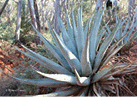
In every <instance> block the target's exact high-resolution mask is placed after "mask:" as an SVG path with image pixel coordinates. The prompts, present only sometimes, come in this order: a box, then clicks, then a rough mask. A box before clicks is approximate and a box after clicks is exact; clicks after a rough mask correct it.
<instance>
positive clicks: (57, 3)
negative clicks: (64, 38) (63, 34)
mask: <svg viewBox="0 0 137 97" xmlns="http://www.w3.org/2000/svg"><path fill="white" fill-rule="evenodd" d="M54 9H55V13H54V29H55V31H56V32H57V33H58V34H60V25H59V22H58V18H59V17H60V16H61V5H60V0H56V1H55V2H54Z"/></svg>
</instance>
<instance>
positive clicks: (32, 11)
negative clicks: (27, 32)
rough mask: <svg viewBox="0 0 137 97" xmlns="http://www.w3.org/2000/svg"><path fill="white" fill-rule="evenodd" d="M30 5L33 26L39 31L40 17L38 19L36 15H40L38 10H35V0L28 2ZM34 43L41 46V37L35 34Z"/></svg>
mask: <svg viewBox="0 0 137 97" xmlns="http://www.w3.org/2000/svg"><path fill="white" fill-rule="evenodd" d="M28 5H29V10H30V17H31V22H32V24H33V25H34V27H35V28H36V29H37V30H39V29H40V28H39V26H40V25H39V26H38V24H39V23H37V19H38V17H37V18H36V13H38V12H36V11H38V9H35V8H37V7H36V6H37V5H36V3H35V6H34V1H33V0H28ZM37 16H38V15H37ZM38 22H39V20H38ZM34 42H35V43H36V44H39V43H40V39H39V37H37V35H36V34H35V36H34Z"/></svg>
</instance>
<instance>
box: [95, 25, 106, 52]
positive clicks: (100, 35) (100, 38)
mask: <svg viewBox="0 0 137 97" xmlns="http://www.w3.org/2000/svg"><path fill="white" fill-rule="evenodd" d="M104 34H105V29H104V28H102V29H101V31H100V32H99V34H98V36H97V43H96V52H97V51H98V49H99V45H100V43H101V40H102V37H103V35H104Z"/></svg>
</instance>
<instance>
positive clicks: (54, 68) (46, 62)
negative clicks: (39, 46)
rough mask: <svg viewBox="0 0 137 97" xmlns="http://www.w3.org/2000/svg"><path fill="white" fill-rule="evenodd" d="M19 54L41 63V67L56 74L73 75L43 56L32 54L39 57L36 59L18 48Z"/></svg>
mask: <svg viewBox="0 0 137 97" xmlns="http://www.w3.org/2000/svg"><path fill="white" fill-rule="evenodd" d="M16 49H17V50H18V51H19V52H21V53H23V54H24V55H25V56H27V57H29V58H31V59H32V60H34V61H36V62H38V63H40V64H41V65H43V66H45V67H46V68H47V69H49V70H51V71H52V72H55V73H63V74H70V75H73V74H72V73H71V72H69V71H68V70H66V69H65V68H64V67H62V66H60V65H59V64H57V63H55V62H53V61H51V60H49V59H47V58H46V57H43V56H41V55H38V54H36V53H34V52H33V53H32V51H30V52H31V54H33V55H35V56H37V57H34V56H32V55H29V54H27V53H25V52H23V51H21V50H20V49H18V48H16Z"/></svg>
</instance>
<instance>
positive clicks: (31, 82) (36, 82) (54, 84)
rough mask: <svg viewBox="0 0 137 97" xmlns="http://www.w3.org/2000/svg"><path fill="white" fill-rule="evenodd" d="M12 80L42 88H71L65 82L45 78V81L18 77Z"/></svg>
mask: <svg viewBox="0 0 137 97" xmlns="http://www.w3.org/2000/svg"><path fill="white" fill-rule="evenodd" d="M12 78H14V79H16V80H18V81H19V82H21V83H25V84H28V85H35V86H42V87H55V88H56V87H65V86H69V84H68V83H64V82H58V81H55V80H52V79H48V78H43V79H21V78H17V77H13V76H12Z"/></svg>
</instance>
